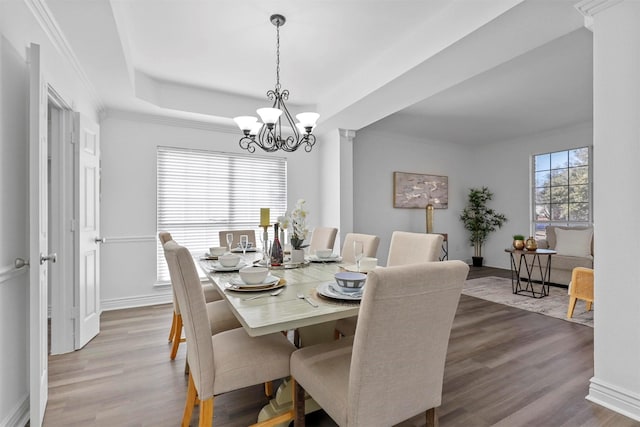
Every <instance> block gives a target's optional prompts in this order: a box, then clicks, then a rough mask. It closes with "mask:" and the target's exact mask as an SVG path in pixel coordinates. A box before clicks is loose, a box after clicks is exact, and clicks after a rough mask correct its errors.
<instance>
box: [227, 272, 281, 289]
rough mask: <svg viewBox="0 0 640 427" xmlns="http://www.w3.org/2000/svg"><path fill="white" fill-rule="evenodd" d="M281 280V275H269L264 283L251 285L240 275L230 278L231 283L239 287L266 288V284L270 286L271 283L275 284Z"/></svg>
mask: <svg viewBox="0 0 640 427" xmlns="http://www.w3.org/2000/svg"><path fill="white" fill-rule="evenodd" d="M279 280H280V278H279V277H276V276H272V275H268V276H267V278H266V279H264V281H263V282H262V283H256V284H255V285H249V284H247V283H244V281H243V280H242V279H241V278H240V277H233V278H232V279H231V280H229V283H230V284H231V285H232V286H237V287H239V288H255V287H258V288H264V287H265V286H269V285H273V284H276V283H278V281H279Z"/></svg>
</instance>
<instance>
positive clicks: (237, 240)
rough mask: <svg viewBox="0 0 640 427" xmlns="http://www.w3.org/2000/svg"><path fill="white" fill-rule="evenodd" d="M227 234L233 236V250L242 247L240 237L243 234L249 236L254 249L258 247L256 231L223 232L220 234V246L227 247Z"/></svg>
mask: <svg viewBox="0 0 640 427" xmlns="http://www.w3.org/2000/svg"><path fill="white" fill-rule="evenodd" d="M227 233H232V234H233V243H231V249H234V248H237V247H238V246H240V236H242V235H243V234H245V235H247V236H249V243H251V245H252V247H254V248H255V247H256V230H223V231H220V232H219V233H218V236H219V238H220V246H227Z"/></svg>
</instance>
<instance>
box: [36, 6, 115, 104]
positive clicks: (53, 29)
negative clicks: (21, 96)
mask: <svg viewBox="0 0 640 427" xmlns="http://www.w3.org/2000/svg"><path fill="white" fill-rule="evenodd" d="M24 2H25V4H26V5H27V7H28V8H29V9H30V10H31V13H32V14H33V16H34V18H35V19H36V21H38V24H39V25H40V28H42V30H43V31H44V33H45V34H46V35H47V37H48V38H49V40H50V41H51V43H52V44H53V46H54V47H55V48H56V50H57V51H58V52H59V53H60V55H62V57H64V58H65V59H66V60H67V61H68V62H69V64H70V65H71V67H72V68H73V70H74V71H75V72H76V74H77V75H78V77H79V78H80V81H81V82H82V84H83V85H84V86H85V89H86V90H87V92H88V94H89V96H90V97H91V98H92V100H93V102H94V104H95V106H96V110H98V114H100V112H101V111H102V110H104V109H105V105H104V102H103V101H102V99H101V98H100V96H99V95H98V92H97V91H96V89H95V87H94V86H93V84H92V83H91V80H89V77H87V74H86V73H85V72H84V69H83V68H82V66H81V65H80V61H78V58H77V57H76V55H75V53H74V52H73V49H71V45H70V44H69V42H68V41H67V39H66V38H65V36H64V33H63V32H62V30H60V27H59V26H58V23H57V22H56V20H55V18H54V17H53V14H52V13H51V11H50V10H49V8H48V7H47V5H46V3H45V1H44V0H24Z"/></svg>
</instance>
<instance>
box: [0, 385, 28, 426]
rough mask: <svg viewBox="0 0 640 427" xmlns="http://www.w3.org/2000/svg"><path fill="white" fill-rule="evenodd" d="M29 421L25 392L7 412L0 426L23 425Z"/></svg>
mask: <svg viewBox="0 0 640 427" xmlns="http://www.w3.org/2000/svg"><path fill="white" fill-rule="evenodd" d="M27 422H29V394H28V393H27V394H25V395H24V396H23V397H22V400H20V401H19V402H18V404H17V405H16V406H15V407H14V408H13V409H12V410H11V411H10V412H9V413H8V414H7V416H6V417H4V419H3V420H2V421H0V427H16V426H25V425H27Z"/></svg>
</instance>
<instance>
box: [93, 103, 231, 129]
mask: <svg viewBox="0 0 640 427" xmlns="http://www.w3.org/2000/svg"><path fill="white" fill-rule="evenodd" d="M108 118H114V119H121V120H128V121H134V122H146V123H154V124H160V125H166V126H174V127H181V128H192V129H199V130H206V131H210V132H221V133H229V134H234V135H240V132H239V130H238V127H237V126H236V125H235V124H231V123H230V124H229V125H225V124H222V123H212V122H208V121H206V120H198V119H196V118H184V117H171V116H164V115H160V114H149V113H139V112H136V111H126V110H114V109H107V110H106V111H105V114H104V115H103V119H108Z"/></svg>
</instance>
